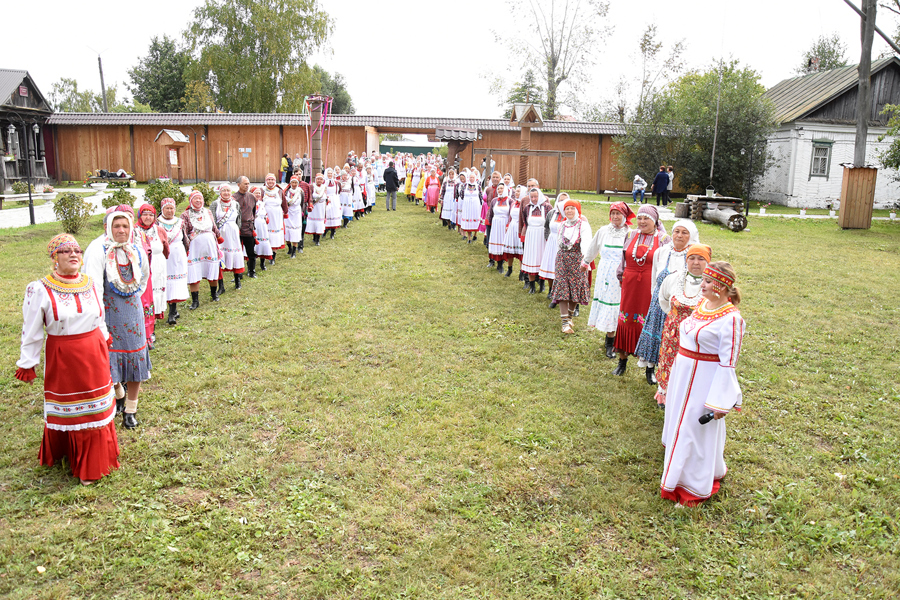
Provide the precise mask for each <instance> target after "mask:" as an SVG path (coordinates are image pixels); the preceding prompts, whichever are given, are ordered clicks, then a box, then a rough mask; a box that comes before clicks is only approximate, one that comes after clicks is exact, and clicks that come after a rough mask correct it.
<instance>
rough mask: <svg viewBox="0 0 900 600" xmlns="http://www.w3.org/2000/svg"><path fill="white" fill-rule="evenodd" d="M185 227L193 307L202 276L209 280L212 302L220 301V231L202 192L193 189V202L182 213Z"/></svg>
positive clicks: (192, 308) (196, 307)
mask: <svg viewBox="0 0 900 600" xmlns="http://www.w3.org/2000/svg"><path fill="white" fill-rule="evenodd" d="M181 220H182V221H183V226H184V231H185V233H186V234H187V239H188V270H187V280H188V288H189V289H190V290H191V306H190V309H191V310H196V309H198V308H200V280H202V279H205V280H206V281H207V282H209V294H210V298H211V299H212V301H213V302H218V301H219V295H218V290H217V288H218V285H219V265H220V261H221V260H222V252H221V250H219V244H220V243H222V242H223V241H224V240H223V239H222V237H221V236H220V235H219V228H218V227H216V223H215V220H214V218H213V214H212V212H211V211H210V210H209V209H208V208H206V207H205V206H204V205H203V194H201V193H200V192H197V191H194V192H191V195H190V206H189V207H188V209H187V210H186V211H184V212H183V213H181Z"/></svg>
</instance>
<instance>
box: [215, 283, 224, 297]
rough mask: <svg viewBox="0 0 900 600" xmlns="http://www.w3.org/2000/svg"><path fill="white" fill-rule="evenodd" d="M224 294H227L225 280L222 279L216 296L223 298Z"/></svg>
mask: <svg viewBox="0 0 900 600" xmlns="http://www.w3.org/2000/svg"><path fill="white" fill-rule="evenodd" d="M224 293H225V280H224V279H220V280H219V288H218V290H217V292H216V295H217V296H221V295H222V294H224Z"/></svg>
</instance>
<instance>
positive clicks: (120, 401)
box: [116, 398, 125, 416]
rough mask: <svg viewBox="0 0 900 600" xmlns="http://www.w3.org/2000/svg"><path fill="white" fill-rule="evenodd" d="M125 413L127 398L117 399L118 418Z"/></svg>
mask: <svg viewBox="0 0 900 600" xmlns="http://www.w3.org/2000/svg"><path fill="white" fill-rule="evenodd" d="M123 412H125V398H116V416H119V415H121V414H122V413H123Z"/></svg>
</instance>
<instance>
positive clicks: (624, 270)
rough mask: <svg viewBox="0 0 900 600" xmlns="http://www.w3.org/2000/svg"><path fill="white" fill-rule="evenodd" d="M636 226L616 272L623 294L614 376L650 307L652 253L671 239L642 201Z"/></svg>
mask: <svg viewBox="0 0 900 600" xmlns="http://www.w3.org/2000/svg"><path fill="white" fill-rule="evenodd" d="M637 226H638V228H637V231H631V232H629V234H628V236H627V237H626V238H625V244H624V245H625V250H624V252H623V253H622V261H621V263H620V265H619V270H618V272H617V274H618V276H619V281H620V282H621V283H622V296H621V301H620V303H619V323H618V325H617V327H616V341H615V346H616V351H617V352H618V354H619V364H618V365H616V368H615V370H613V375H619V376H622V375H624V374H625V368H626V367H627V366H628V355H629V354H634V350H635V348H636V347H637V343H638V339H639V338H640V337H641V330H643V328H644V322H645V321H646V319H647V311H648V310H649V309H650V295H651V292H652V288H653V277H652V274H653V255H654V254H656V253H657V252H658V251H659V249H660V248H661V247H662V246H664V245H666V244H669V243H670V242H671V239H670V238H669V236H668V235H666V230H665V228H664V227H663V226H662V223H660V221H659V213H658V212H657V210H656V207H655V206H651V205H649V204H644V205H642V206H641V207H640V208H639V209H638V212H637Z"/></svg>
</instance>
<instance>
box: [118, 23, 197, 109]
mask: <svg viewBox="0 0 900 600" xmlns="http://www.w3.org/2000/svg"><path fill="white" fill-rule="evenodd" d="M190 60H191V57H190V55H189V54H188V52H187V51H185V50H181V49H179V48H178V46H177V45H176V43H175V40H173V39H172V38H170V37H169V36H167V35H163V36H162V39H160V38H158V37H154V38H153V39H152V40H151V41H150V48H149V50H148V51H147V55H146V56H144V57H143V58H142V59H141V60H140V62H139V63H138V65H137V66H136V67H134V68H132V69H129V70H128V76H129V77H130V78H131V85H130V86H129V87H128V90H129V91H130V92H131V93H132V95H133V96H134V99H135V100H136V101H138V102H141V103H143V104H149V105H150V107H151V108H152V109H153V110H155V111H157V112H181V111H182V109H183V106H184V103H183V98H184V96H185V90H186V82H185V69H187V66H188V64H189V63H190Z"/></svg>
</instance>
